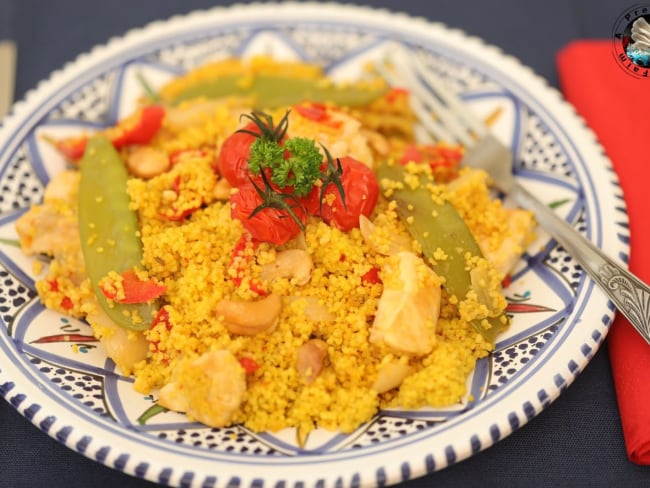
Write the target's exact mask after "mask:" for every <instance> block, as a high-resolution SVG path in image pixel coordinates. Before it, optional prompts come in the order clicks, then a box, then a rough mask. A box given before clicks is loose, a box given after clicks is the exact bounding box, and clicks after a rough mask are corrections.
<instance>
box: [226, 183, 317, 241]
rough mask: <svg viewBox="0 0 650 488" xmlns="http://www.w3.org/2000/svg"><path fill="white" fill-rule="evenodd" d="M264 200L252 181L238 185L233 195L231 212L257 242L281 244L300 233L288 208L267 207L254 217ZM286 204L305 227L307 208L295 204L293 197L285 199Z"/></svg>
mask: <svg viewBox="0 0 650 488" xmlns="http://www.w3.org/2000/svg"><path fill="white" fill-rule="evenodd" d="M262 203H263V202H262V198H261V197H260V196H259V194H258V193H257V190H256V189H255V186H254V185H253V183H252V182H251V181H247V182H246V183H244V184H242V185H240V186H239V191H237V192H235V193H233V194H232V195H230V215H231V217H232V218H233V219H238V220H240V221H241V223H242V224H243V225H244V228H245V229H246V230H247V231H248V232H250V234H251V235H252V236H253V238H254V239H257V240H258V241H263V242H270V243H271V244H275V245H277V246H281V245H282V244H286V243H287V242H289V241H290V240H291V239H294V238H296V237H297V236H298V234H300V232H301V230H302V229H301V227H300V225H299V224H298V222H297V221H296V219H294V218H293V217H292V216H291V214H290V213H289V212H288V211H287V210H286V209H281V208H275V207H271V206H267V207H266V208H263V209H262V210H259V211H258V212H256V213H255V215H252V216H251V214H253V212H254V211H255V209H257V208H258V207H259V206H260V205H261V204H262ZM285 203H286V204H287V205H288V206H292V211H293V213H294V215H295V216H296V218H297V219H298V220H299V221H300V222H301V223H302V225H303V227H304V224H305V221H306V214H305V211H304V209H303V208H302V207H301V206H300V205H297V206H293V205H292V204H293V203H294V202H292V201H291V200H290V199H287V200H285Z"/></svg>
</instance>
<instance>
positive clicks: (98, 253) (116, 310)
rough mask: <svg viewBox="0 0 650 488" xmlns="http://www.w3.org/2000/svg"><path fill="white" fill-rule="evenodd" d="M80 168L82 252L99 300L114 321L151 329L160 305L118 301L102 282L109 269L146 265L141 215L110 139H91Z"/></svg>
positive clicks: (126, 174)
mask: <svg viewBox="0 0 650 488" xmlns="http://www.w3.org/2000/svg"><path fill="white" fill-rule="evenodd" d="M80 172H81V179H80V182H79V197H78V199H79V233H80V236H81V250H82V253H83V256H84V262H85V264H86V271H87V274H88V276H89V278H90V281H91V283H92V286H93V290H94V291H95V295H96V296H97V300H98V301H99V304H100V305H101V307H102V308H103V309H104V311H105V312H106V314H107V315H108V316H109V317H110V318H111V320H113V321H114V322H115V323H116V324H118V325H120V326H122V327H125V328H127V329H132V330H145V329H148V328H149V326H150V324H151V322H152V320H153V317H154V315H155V312H156V309H157V306H156V303H154V302H152V303H137V304H131V303H117V302H114V301H112V300H108V299H107V298H106V296H105V295H104V293H103V292H102V290H101V288H100V286H99V282H100V280H101V279H102V278H104V277H106V276H107V275H108V274H109V272H111V271H115V272H117V273H119V274H122V273H123V272H124V271H126V270H129V269H133V268H136V267H139V266H141V264H142V242H141V241H140V237H139V236H138V221H137V216H136V214H135V212H133V210H131V209H130V208H129V203H130V199H129V195H128V193H127V191H126V185H127V179H128V173H127V171H126V168H125V166H124V163H123V162H122V159H121V158H120V156H119V154H118V153H117V151H116V150H115V148H114V146H113V144H112V143H111V141H110V140H109V139H108V138H106V137H103V136H95V137H92V138H90V139H89V140H88V144H87V146H86V150H85V152H84V156H83V158H82V160H81V164H80Z"/></svg>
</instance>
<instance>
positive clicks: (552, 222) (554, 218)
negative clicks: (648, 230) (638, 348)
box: [508, 184, 650, 344]
mask: <svg viewBox="0 0 650 488" xmlns="http://www.w3.org/2000/svg"><path fill="white" fill-rule="evenodd" d="M508 194H509V195H510V196H511V197H512V198H514V200H515V201H516V202H517V203H518V204H519V205H521V206H522V207H524V208H527V209H529V210H532V211H533V212H534V213H535V216H536V218H537V221H538V222H539V224H540V225H541V226H542V227H543V228H544V229H546V231H548V232H549V234H550V235H551V236H552V237H553V238H554V239H555V240H556V241H557V242H558V243H559V244H560V245H561V246H562V247H564V249H566V250H567V252H568V253H569V254H570V255H571V256H572V257H573V258H574V259H575V260H576V261H577V262H578V263H579V264H580V266H581V267H582V268H583V269H584V270H585V271H586V272H587V274H589V276H591V278H592V279H593V280H594V281H596V283H598V285H600V287H601V288H602V289H603V291H605V293H607V296H609V298H610V299H611V300H612V302H614V304H615V305H616V308H618V310H619V311H620V312H621V313H622V314H623V315H624V316H625V318H627V319H628V320H629V322H630V323H631V324H632V326H633V327H634V328H635V329H636V330H637V332H638V333H639V334H641V336H642V337H643V338H644V339H645V340H646V342H648V344H650V287H649V286H648V285H647V284H645V283H643V282H642V281H641V280H640V279H639V278H637V277H636V276H634V275H633V274H632V273H630V272H629V271H628V270H627V269H625V268H623V267H622V266H621V265H620V264H618V263H617V262H615V261H613V260H612V259H611V258H609V257H608V256H606V255H605V254H604V253H603V252H602V251H601V250H600V249H598V248H597V247H596V246H595V245H594V244H592V243H591V242H590V241H589V240H587V239H585V238H584V237H583V236H582V234H579V233H578V232H576V230H575V229H574V228H573V227H572V226H571V225H569V224H568V223H567V222H566V221H565V220H564V219H562V218H560V217H558V215H557V214H556V213H555V212H554V211H553V210H551V209H550V208H549V207H548V206H547V205H545V204H543V203H542V202H540V201H539V200H538V199H537V198H535V197H534V196H533V195H532V194H531V193H530V192H528V190H526V189H525V188H523V187H522V186H520V185H518V184H515V185H514V187H513V188H512V189H511V190H510V191H509V193H508Z"/></svg>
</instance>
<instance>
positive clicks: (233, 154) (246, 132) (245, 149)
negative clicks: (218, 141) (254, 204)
mask: <svg viewBox="0 0 650 488" xmlns="http://www.w3.org/2000/svg"><path fill="white" fill-rule="evenodd" d="M245 117H247V118H248V119H249V120H250V122H248V123H247V124H246V125H245V126H244V127H243V128H241V129H239V130H237V131H235V132H234V133H233V134H231V135H230V136H229V137H228V138H226V140H224V141H223V144H222V145H221V149H220V150H219V156H218V157H217V162H216V170H217V171H218V172H219V174H220V175H221V176H222V177H224V178H225V179H226V180H227V181H228V183H230V185H231V186H234V187H238V186H240V185H243V184H244V183H246V182H247V181H248V180H249V177H250V174H251V173H250V171H249V169H248V160H249V159H250V154H251V145H252V144H253V142H255V140H256V139H257V138H258V137H262V138H263V139H266V140H270V141H275V142H277V143H279V144H282V141H284V140H285V139H286V134H287V124H288V119H287V117H288V113H287V114H286V115H285V116H284V117H283V118H282V119H281V120H280V122H278V124H277V125H275V123H274V122H273V118H272V117H271V116H269V115H267V114H264V113H262V112H253V113H252V114H247V115H245Z"/></svg>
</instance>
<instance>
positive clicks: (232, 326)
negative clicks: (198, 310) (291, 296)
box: [216, 293, 282, 335]
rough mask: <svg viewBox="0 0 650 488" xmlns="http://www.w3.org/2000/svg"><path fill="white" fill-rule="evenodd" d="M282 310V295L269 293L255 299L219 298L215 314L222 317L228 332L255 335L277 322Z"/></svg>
mask: <svg viewBox="0 0 650 488" xmlns="http://www.w3.org/2000/svg"><path fill="white" fill-rule="evenodd" d="M281 311H282V297H281V296H280V295H276V294H274V293H271V294H270V295H268V296H266V297H264V298H262V299H260V300H256V301H245V300H221V301H220V302H219V303H217V306H216V312H217V315H219V316H221V317H223V321H224V324H225V325H226V327H227V328H228V330H229V331H230V332H232V333H233V334H239V335H255V334H258V333H260V332H264V331H265V330H268V329H270V328H271V327H273V326H274V325H275V324H277V322H278V318H279V317H280V312H281Z"/></svg>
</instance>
